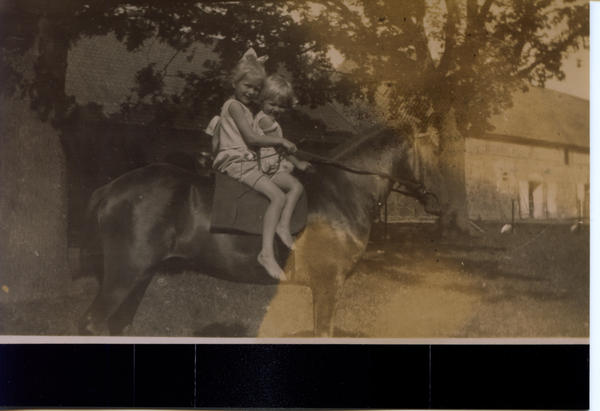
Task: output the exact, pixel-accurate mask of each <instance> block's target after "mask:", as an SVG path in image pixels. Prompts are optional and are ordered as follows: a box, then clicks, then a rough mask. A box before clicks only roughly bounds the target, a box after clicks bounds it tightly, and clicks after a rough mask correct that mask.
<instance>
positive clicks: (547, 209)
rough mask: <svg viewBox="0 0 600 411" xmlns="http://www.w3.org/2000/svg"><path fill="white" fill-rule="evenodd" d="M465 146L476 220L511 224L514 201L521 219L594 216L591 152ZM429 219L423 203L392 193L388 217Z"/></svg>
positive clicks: (485, 144)
mask: <svg viewBox="0 0 600 411" xmlns="http://www.w3.org/2000/svg"><path fill="white" fill-rule="evenodd" d="M466 150H467V153H466V158H465V163H466V164H465V166H466V170H465V173H466V180H467V187H466V188H467V198H468V201H469V205H468V207H469V217H470V218H471V219H472V220H474V221H477V220H485V221H506V222H509V221H511V218H512V207H513V201H514V213H515V220H516V221H524V220H540V219H570V218H576V217H578V215H581V216H582V217H584V218H586V217H589V184H590V156H589V154H588V153H581V152H573V151H569V150H568V151H565V150H564V149H557V148H546V147H531V146H525V145H519V144H510V143H501V142H495V141H485V140H476V139H470V138H467V139H466ZM531 206H533V210H531ZM578 207H579V208H578ZM381 215H382V216H381V219H382V220H383V218H384V216H383V208H382V214H381ZM428 218H432V217H430V216H428V215H427V214H425V212H424V211H423V207H422V206H421V205H420V203H419V202H418V201H416V200H414V199H411V198H407V197H405V196H402V195H400V194H395V193H393V194H392V195H390V197H389V199H388V221H390V222H394V221H407V220H415V219H417V220H423V219H428Z"/></svg>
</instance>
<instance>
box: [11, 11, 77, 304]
mask: <svg viewBox="0 0 600 411" xmlns="http://www.w3.org/2000/svg"><path fill="white" fill-rule="evenodd" d="M37 23H38V24H37V27H30V29H32V30H37V35H36V39H35V43H34V45H33V47H31V48H30V49H29V50H28V51H27V52H26V53H24V54H23V55H21V56H18V57H17V64H15V67H17V68H18V69H20V72H21V73H22V74H23V75H24V76H25V77H24V78H25V82H23V84H25V83H26V82H27V81H29V82H30V84H33V85H34V88H30V89H29V90H28V91H29V92H28V93H24V94H21V93H20V92H19V91H17V93H15V94H13V95H12V96H3V97H2V98H1V100H0V187H1V190H0V250H1V251H0V252H1V255H0V287H1V288H2V290H1V291H0V295H1V297H0V301H17V300H32V299H38V298H42V297H46V296H56V295H60V294H64V293H65V291H67V290H68V287H69V285H70V284H71V280H70V272H69V269H68V263H67V218H66V214H67V195H66V173H65V169H66V166H65V157H64V153H63V150H62V147H61V144H60V139H59V131H58V130H57V129H56V128H54V127H53V126H52V125H51V124H50V123H49V122H48V121H42V119H41V117H40V114H39V113H40V108H39V107H44V108H43V109H41V111H44V112H45V118H46V120H49V119H52V118H56V113H57V111H59V110H57V108H56V104H55V103H56V102H57V101H58V102H60V101H61V99H63V98H64V80H65V75H66V65H67V50H68V41H67V40H66V39H65V38H60V37H57V36H56V34H57V32H58V31H59V30H57V29H56V28H55V27H54V28H53V27H51V26H50V24H49V22H48V20H47V19H46V18H44V17H41V18H39V19H38V22H37ZM20 30H23V28H22V27H21V28H20ZM23 84H21V85H20V86H21V87H22V86H23ZM61 87H62V89H61ZM21 90H22V88H21ZM48 98H50V99H51V100H53V101H50V102H48ZM32 103H33V104H34V105H36V106H37V107H38V110H37V111H34V110H32V108H31V107H32ZM49 108H50V110H48V109H49Z"/></svg>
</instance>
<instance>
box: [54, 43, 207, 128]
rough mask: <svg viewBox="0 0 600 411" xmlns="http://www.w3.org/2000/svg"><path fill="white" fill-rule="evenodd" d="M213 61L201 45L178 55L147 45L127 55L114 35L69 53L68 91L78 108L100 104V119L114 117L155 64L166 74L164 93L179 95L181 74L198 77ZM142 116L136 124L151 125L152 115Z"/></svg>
mask: <svg viewBox="0 0 600 411" xmlns="http://www.w3.org/2000/svg"><path fill="white" fill-rule="evenodd" d="M214 58H216V55H215V54H214V53H213V52H212V48H211V47H207V46H203V45H201V44H199V45H195V46H193V47H191V48H190V49H189V50H187V51H186V52H180V53H178V52H177V51H176V50H174V49H173V48H172V47H170V46H169V45H167V44H166V43H162V42H160V41H147V42H146V43H145V44H144V45H143V46H142V47H140V49H138V50H136V51H134V52H128V51H127V48H126V46H125V44H123V43H121V42H120V41H118V40H117V39H116V37H115V36H114V35H113V34H108V35H106V36H94V37H90V38H84V39H81V40H79V41H78V42H77V43H76V44H75V45H74V46H72V48H71V50H69V54H68V67H67V75H66V86H65V89H66V93H67V94H68V95H73V96H75V98H76V101H77V103H78V104H79V105H81V106H85V105H88V104H94V105H96V104H97V105H100V106H101V110H100V111H99V112H98V114H99V115H105V116H107V117H108V116H111V115H112V116H114V115H115V114H118V113H119V110H120V108H121V104H122V103H124V102H126V100H127V97H128V96H131V95H132V89H133V88H134V87H135V75H136V74H137V72H138V71H139V70H140V69H142V68H144V67H146V66H147V65H148V64H150V63H156V69H157V70H159V71H160V70H165V74H166V75H165V77H164V83H165V91H166V92H167V93H177V92H180V91H181V90H182V89H183V86H184V80H183V79H181V78H179V77H177V73H178V72H183V73H189V72H196V73H199V72H201V71H203V70H204V68H203V67H202V63H204V61H206V60H207V59H214ZM144 114H145V115H144ZM141 116H142V118H139V116H138V118H137V121H136V122H143V120H144V117H148V118H147V119H146V120H148V122H149V121H150V120H151V117H152V113H150V112H148V113H142V115H141ZM184 126H188V127H184V128H189V126H190V125H184Z"/></svg>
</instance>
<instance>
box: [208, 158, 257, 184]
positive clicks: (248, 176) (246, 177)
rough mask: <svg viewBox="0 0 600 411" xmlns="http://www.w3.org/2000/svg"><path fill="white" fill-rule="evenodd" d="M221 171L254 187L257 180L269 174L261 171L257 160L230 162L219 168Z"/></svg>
mask: <svg viewBox="0 0 600 411" xmlns="http://www.w3.org/2000/svg"><path fill="white" fill-rule="evenodd" d="M219 171H220V172H221V173H223V174H225V175H227V176H229V177H233V178H235V179H236V180H238V181H241V182H242V183H244V184H246V185H248V186H250V187H252V188H254V186H255V185H256V182H257V181H258V180H260V179H261V178H262V177H265V176H267V175H266V174H265V173H263V172H262V171H260V169H259V168H258V163H257V162H256V161H244V162H239V163H230V164H228V165H227V166H225V167H222V168H221V169H220V170H219Z"/></svg>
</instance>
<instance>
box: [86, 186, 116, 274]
mask: <svg viewBox="0 0 600 411" xmlns="http://www.w3.org/2000/svg"><path fill="white" fill-rule="evenodd" d="M109 188H110V184H108V185H105V186H103V187H100V188H99V189H97V190H96V191H94V192H93V193H92V196H91V198H90V201H89V203H88V206H87V209H86V211H85V217H84V223H83V230H82V236H81V248H80V252H79V270H80V271H79V277H83V276H89V275H93V274H96V275H98V274H101V273H102V272H103V271H104V270H103V269H104V267H103V266H104V258H103V253H102V243H101V240H100V229H99V225H98V207H100V203H101V202H102V200H104V197H105V195H106V193H107V192H108V190H109Z"/></svg>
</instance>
